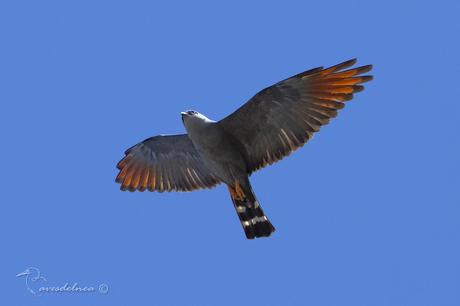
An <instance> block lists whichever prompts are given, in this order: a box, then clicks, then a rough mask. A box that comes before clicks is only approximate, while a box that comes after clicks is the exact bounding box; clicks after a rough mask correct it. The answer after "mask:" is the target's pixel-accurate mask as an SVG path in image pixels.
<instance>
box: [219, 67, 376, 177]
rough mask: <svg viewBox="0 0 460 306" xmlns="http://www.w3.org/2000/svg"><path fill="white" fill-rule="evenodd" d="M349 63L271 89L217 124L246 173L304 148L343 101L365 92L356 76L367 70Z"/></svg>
mask: <svg viewBox="0 0 460 306" xmlns="http://www.w3.org/2000/svg"><path fill="white" fill-rule="evenodd" d="M355 63H356V60H355V59H353V60H349V61H346V62H343V63H341V64H338V65H335V66H332V67H330V68H327V69H323V68H322V67H319V68H315V69H312V70H308V71H305V72H302V73H300V74H297V75H295V76H293V77H291V78H288V79H286V80H284V81H281V82H279V83H277V84H275V85H273V86H270V87H268V88H266V89H264V90H262V91H260V92H259V93H258V94H256V95H255V96H254V97H253V98H251V99H250V100H249V101H248V102H247V103H246V104H244V105H243V106H241V107H240V108H239V109H238V110H236V111H235V112H234V113H232V114H231V115H229V116H228V117H226V118H224V119H222V120H221V121H220V122H219V124H220V125H221V126H222V127H223V128H224V130H225V131H226V132H227V133H229V134H231V135H232V136H233V137H234V138H236V139H237V140H238V141H239V142H240V143H241V145H242V147H243V148H244V152H243V153H244V155H245V157H246V162H247V165H248V169H247V170H248V172H249V173H251V172H253V171H255V170H257V169H260V168H262V167H265V166H266V165H271V164H272V163H274V162H276V161H278V160H280V159H282V158H283V157H285V156H287V155H289V154H290V153H291V152H293V151H295V150H296V149H298V148H299V147H301V146H302V145H304V144H305V143H306V142H307V141H308V140H309V139H310V138H311V137H312V136H313V133H315V132H317V131H319V129H320V128H321V126H323V125H325V124H327V123H328V122H329V120H330V119H331V118H334V117H335V116H337V111H338V110H340V109H342V108H343V107H344V106H345V104H344V103H343V102H345V101H348V100H351V99H352V98H353V94H354V93H356V92H359V91H361V90H363V89H364V87H363V86H361V85H359V84H361V83H364V82H367V81H369V80H371V79H372V76H366V75H364V76H360V74H362V73H366V72H368V71H370V70H371V69H372V66H371V65H367V66H362V67H358V68H353V69H349V70H344V69H346V68H349V67H351V66H353V65H354V64H355Z"/></svg>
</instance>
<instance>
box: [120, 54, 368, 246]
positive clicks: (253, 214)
mask: <svg viewBox="0 0 460 306" xmlns="http://www.w3.org/2000/svg"><path fill="white" fill-rule="evenodd" d="M355 63H356V59H352V60H349V61H346V62H343V63H341V64H338V65H335V66H332V67H330V68H327V69H324V68H323V67H318V68H314V69H311V70H308V71H305V72H302V73H299V74H297V75H295V76H293V77H290V78H288V79H286V80H283V81H281V82H279V83H276V84H275V85H273V86H270V87H268V88H265V89H264V90H262V91H260V92H259V93H257V94H256V95H255V96H254V97H252V98H251V99H250V100H249V101H248V102H247V103H246V104H244V105H243V106H241V107H240V108H239V109H238V110H236V111H235V112H234V113H232V114H231V115H229V116H227V117H226V118H224V119H222V120H220V121H214V120H211V119H209V118H207V117H206V116H204V115H203V114H200V113H199V112H197V111H193V110H189V111H186V112H182V113H181V115H182V121H183V123H184V126H185V129H186V130H187V134H181V135H159V136H155V137H151V138H148V139H146V140H144V141H142V142H140V143H138V144H137V145H135V146H133V147H131V148H130V149H128V150H127V151H126V152H125V157H124V158H123V159H122V160H121V161H120V162H119V163H118V165H117V167H118V169H119V170H120V172H119V174H118V176H117V178H116V182H118V183H120V184H121V190H129V191H135V190H139V191H144V190H146V189H148V190H150V191H159V192H163V191H192V190H195V189H200V188H211V187H214V186H215V185H217V184H220V183H225V184H226V185H227V187H228V190H229V191H230V196H231V199H232V201H233V205H234V206H235V209H236V213H237V214H238V217H239V218H240V221H241V224H242V225H243V229H244V232H245V234H246V237H247V238H248V239H253V238H257V237H268V236H270V234H271V233H273V232H274V231H275V228H274V227H273V225H272V224H271V223H270V221H269V220H268V218H267V217H266V216H265V214H264V212H263V210H262V207H261V206H260V204H259V202H258V200H257V198H256V195H255V194H254V191H253V190H252V187H251V184H250V182H249V176H250V175H251V173H253V172H254V171H256V170H258V169H261V168H263V167H265V166H267V165H271V164H273V163H274V162H276V161H278V160H281V159H282V158H284V157H285V156H288V155H289V154H290V153H291V152H293V151H295V150H297V149H298V148H300V147H301V146H303V145H304V144H305V143H306V142H307V141H308V140H309V139H310V138H312V136H313V134H314V133H315V132H318V131H319V129H320V128H321V126H323V125H325V124H327V123H328V122H329V120H330V119H331V118H334V117H335V116H337V111H338V110H339V109H342V108H343V107H344V105H345V104H344V102H345V101H349V100H351V99H352V98H353V94H354V93H355V92H359V91H361V90H363V89H364V87H363V86H361V85H359V84H361V83H364V82H367V81H370V80H372V76H369V75H362V74H363V73H366V72H368V71H370V70H371V69H372V66H371V65H367V66H362V67H358V68H352V69H348V70H346V69H347V68H349V67H351V66H353V65H354V64H355Z"/></svg>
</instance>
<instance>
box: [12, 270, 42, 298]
mask: <svg viewBox="0 0 460 306" xmlns="http://www.w3.org/2000/svg"><path fill="white" fill-rule="evenodd" d="M21 276H24V277H25V279H26V288H27V290H28V291H29V292H30V293H31V294H33V295H36V294H37V292H36V291H35V290H34V289H32V287H31V285H32V284H33V283H36V282H38V281H40V280H41V281H44V282H46V278H45V277H44V276H42V275H41V273H40V270H39V269H38V268H35V267H29V268H27V269H26V270H24V271H22V272H21V273H18V274H16V277H21Z"/></svg>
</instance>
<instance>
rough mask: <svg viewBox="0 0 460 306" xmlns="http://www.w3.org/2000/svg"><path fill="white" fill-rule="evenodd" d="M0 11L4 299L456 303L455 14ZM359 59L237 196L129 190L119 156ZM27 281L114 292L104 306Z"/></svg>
mask: <svg viewBox="0 0 460 306" xmlns="http://www.w3.org/2000/svg"><path fill="white" fill-rule="evenodd" d="M430 3H434V2H432V1H405V2H403V1H393V2H392V1H378V2H371V1H297V2H296V1H227V2H225V3H224V2H218V1H201V2H194V3H193V4H192V1H168V2H167V1H163V2H155V1H129V2H128V1H94V0H93V1H48V0H46V1H45V0H43V1H3V2H2V3H1V4H0V39H1V47H0V103H1V115H2V120H0V130H1V143H2V145H1V150H0V156H1V161H2V163H1V164H2V165H1V171H2V173H1V176H0V182H1V184H0V186H1V196H0V197H1V205H2V213H1V217H0V218H1V221H0V239H1V240H0V241H1V245H2V248H1V249H2V250H1V253H0V254H1V255H0V256H1V262H0V304H2V305H5V306H6V305H47V306H51V305H315V306H323V305H324V306H326V305H341V306H346V305H350V306H358V305H365V306H373V305H375V306H383V305H389V306H390V305H391V306H398V305H404V306H408V305H414V306H424V305H427V306H428V305H429V306H448V305H457V306H458V305H460V260H459V259H460V236H459V234H460V221H459V217H460V196H459V185H460V175H459V171H460V169H459V168H460V167H459V166H460V165H459V156H460V140H459V131H460V116H459V112H460V106H459V105H460V100H459V96H460V90H459V87H460V86H459V68H460V61H459V54H460V46H459V33H460V23H459V21H458V17H459V12H460V5H459V4H458V1H436V4H430ZM353 57H357V58H358V59H359V64H363V65H364V64H374V71H373V74H374V76H375V80H374V81H372V82H370V83H368V84H367V87H366V90H365V91H364V92H362V93H360V94H358V95H356V97H355V99H354V100H353V101H352V102H350V103H349V104H348V106H347V107H346V108H345V109H344V110H343V111H342V112H341V114H340V115H339V117H338V118H337V119H336V120H334V121H333V122H332V123H331V124H330V125H329V126H327V127H325V128H323V129H322V131H321V132H320V133H319V134H317V135H316V137H315V138H314V139H313V140H312V141H311V142H309V143H308V144H307V145H306V146H305V147H304V148H303V149H301V150H299V151H298V152H296V153H294V154H293V155H292V156H291V157H289V158H288V159H285V160H283V161H282V162H280V163H278V164H276V165H274V166H272V167H269V168H266V169H265V170H263V171H261V172H257V173H256V174H254V175H253V176H252V182H253V187H254V189H255V191H256V194H257V195H258V197H259V200H260V202H261V203H262V206H263V207H264V209H265V212H266V213H267V215H268V216H269V217H270V219H271V220H272V222H273V223H274V225H275V226H276V227H277V232H276V233H275V234H274V235H273V236H272V237H271V238H269V239H259V240H255V241H248V240H246V238H245V236H244V233H243V230H242V228H241V225H240V223H239V221H238V218H237V216H236V213H235V211H234V208H233V206H232V204H231V201H230V198H229V195H228V192H227V189H226V188H225V187H224V186H219V187H217V188H215V189H212V190H208V191H197V192H194V193H170V194H160V193H150V192H144V193H139V192H137V193H124V192H121V191H120V190H119V186H118V185H117V184H115V182H114V178H115V176H116V174H117V170H116V168H115V165H116V163H117V162H118V161H119V159H120V158H121V157H122V156H123V152H124V150H125V149H127V148H128V147H130V146H131V145H133V144H136V143H137V142H139V141H141V140H143V139H145V138H147V137H150V136H153V135H157V134H160V133H182V132H183V131H184V128H183V126H182V122H181V119H180V112H181V111H183V110H186V109H190V108H192V109H197V110H199V111H201V112H202V113H204V114H206V115H208V116H209V117H211V118H214V119H220V118H222V117H224V116H226V115H227V114H229V113H230V112H232V111H233V110H235V109H236V108H237V107H238V106H239V105H241V104H242V103H244V102H245V101H247V99H249V98H250V97H251V96H252V95H253V94H255V93H256V92H257V91H259V90H261V89H262V88H264V87H266V86H269V85H271V84H273V83H275V82H277V81H279V80H281V79H283V78H286V77H289V76H291V75H293V74H295V73H298V72H301V71H303V70H306V69H310V68H313V67H316V66H321V65H326V66H327V65H334V64H336V63H338V62H341V61H344V60H348V59H350V58H353ZM28 267H37V268H39V269H40V270H41V272H42V274H43V275H44V276H45V277H46V279H47V281H46V282H43V281H41V282H40V281H37V282H35V283H32V284H31V287H34V288H36V289H37V288H38V287H40V286H62V285H64V284H65V283H66V282H67V283H74V282H78V284H79V285H81V286H95V287H96V289H97V286H98V285H99V284H101V283H105V284H107V285H108V287H109V291H108V293H107V294H101V293H99V292H93V293H59V294H58V293H46V294H42V295H41V296H34V295H32V294H30V293H29V292H28V291H27V290H26V284H25V278H24V277H16V274H18V273H19V272H22V271H24V270H25V269H26V268H28Z"/></svg>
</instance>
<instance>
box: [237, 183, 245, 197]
mask: <svg viewBox="0 0 460 306" xmlns="http://www.w3.org/2000/svg"><path fill="white" fill-rule="evenodd" d="M235 193H236V196H237V199H238V200H240V201H242V200H244V198H246V196H245V194H244V191H243V189H242V188H241V185H240V183H239V182H238V181H235Z"/></svg>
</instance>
